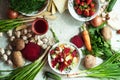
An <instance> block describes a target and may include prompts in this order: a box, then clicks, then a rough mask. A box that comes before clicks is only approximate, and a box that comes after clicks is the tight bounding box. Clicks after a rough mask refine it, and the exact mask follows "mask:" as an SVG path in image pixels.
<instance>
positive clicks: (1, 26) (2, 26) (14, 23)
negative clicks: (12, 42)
mask: <svg viewBox="0 0 120 80" xmlns="http://www.w3.org/2000/svg"><path fill="white" fill-rule="evenodd" d="M36 17H40V16H39V15H37V16H34V17H27V18H17V19H6V20H0V32H6V31H8V30H10V29H14V28H16V27H18V26H20V25H22V24H24V23H28V22H31V21H33V20H34V19H36Z"/></svg>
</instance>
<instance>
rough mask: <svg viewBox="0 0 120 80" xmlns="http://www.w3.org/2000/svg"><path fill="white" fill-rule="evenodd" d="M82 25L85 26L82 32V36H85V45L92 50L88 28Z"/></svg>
mask: <svg viewBox="0 0 120 80" xmlns="http://www.w3.org/2000/svg"><path fill="white" fill-rule="evenodd" d="M82 27H83V31H82V33H81V34H82V38H83V41H84V44H85V47H86V48H87V50H88V51H92V46H91V42H90V36H89V33H88V31H87V30H86V26H82Z"/></svg>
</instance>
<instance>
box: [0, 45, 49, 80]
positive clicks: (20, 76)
mask: <svg viewBox="0 0 120 80" xmlns="http://www.w3.org/2000/svg"><path fill="white" fill-rule="evenodd" d="M49 49H50V46H49V47H48V48H47V49H46V50H45V52H44V53H43V55H42V56H41V57H40V58H39V59H37V60H36V61H35V62H33V63H30V64H28V65H26V66H23V67H20V68H16V69H14V70H11V72H10V73H9V74H8V75H5V76H4V75H3V76H0V80H3V79H5V80H34V78H35V77H36V75H37V74H38V72H39V71H41V70H42V68H43V66H44V65H45V64H46V62H47V54H48V51H49ZM0 72H6V70H1V71H0Z"/></svg>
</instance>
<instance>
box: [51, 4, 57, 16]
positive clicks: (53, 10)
mask: <svg viewBox="0 0 120 80" xmlns="http://www.w3.org/2000/svg"><path fill="white" fill-rule="evenodd" d="M51 12H52V14H55V13H56V7H55V4H54V2H53V3H52V11H51Z"/></svg>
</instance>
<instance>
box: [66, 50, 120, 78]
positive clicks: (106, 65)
mask: <svg viewBox="0 0 120 80" xmlns="http://www.w3.org/2000/svg"><path fill="white" fill-rule="evenodd" d="M67 76H68V77H81V76H83V77H85V76H86V77H94V78H108V79H114V80H117V79H120V53H119V52H116V53H115V54H114V55H113V56H111V57H110V58H109V59H108V60H106V61H105V62H103V63H102V64H100V65H98V66H96V67H94V68H91V69H88V70H83V71H80V72H78V73H75V74H68V75H67Z"/></svg>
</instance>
